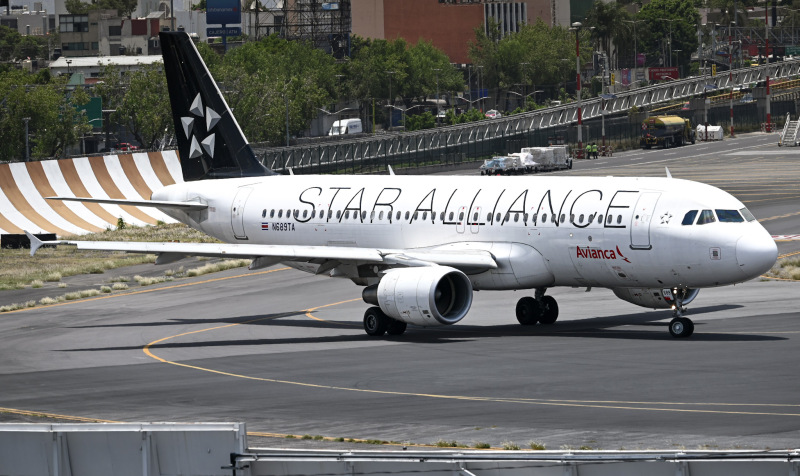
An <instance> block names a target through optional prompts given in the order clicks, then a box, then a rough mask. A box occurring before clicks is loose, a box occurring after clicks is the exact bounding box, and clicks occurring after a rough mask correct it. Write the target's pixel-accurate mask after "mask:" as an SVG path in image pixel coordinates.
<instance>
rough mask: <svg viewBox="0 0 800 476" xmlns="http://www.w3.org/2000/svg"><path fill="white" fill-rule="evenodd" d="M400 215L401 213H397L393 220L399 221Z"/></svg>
mask: <svg viewBox="0 0 800 476" xmlns="http://www.w3.org/2000/svg"><path fill="white" fill-rule="evenodd" d="M400 213H401V212H397V215H396V216H395V218H394V219H395V220H399V219H400Z"/></svg>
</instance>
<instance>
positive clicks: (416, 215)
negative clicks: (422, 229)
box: [414, 212, 419, 220]
mask: <svg viewBox="0 0 800 476" xmlns="http://www.w3.org/2000/svg"><path fill="white" fill-rule="evenodd" d="M418 216H419V213H418V212H414V219H415V220H416V219H417V217H418Z"/></svg>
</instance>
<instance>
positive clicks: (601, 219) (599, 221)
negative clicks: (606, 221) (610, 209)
mask: <svg viewBox="0 0 800 476" xmlns="http://www.w3.org/2000/svg"><path fill="white" fill-rule="evenodd" d="M601 223H603V215H597V224H598V225H599V224H601Z"/></svg>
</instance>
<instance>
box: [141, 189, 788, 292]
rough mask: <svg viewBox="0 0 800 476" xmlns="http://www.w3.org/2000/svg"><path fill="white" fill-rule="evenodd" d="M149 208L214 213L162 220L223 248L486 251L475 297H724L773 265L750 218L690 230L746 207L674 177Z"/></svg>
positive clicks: (337, 193)
mask: <svg viewBox="0 0 800 476" xmlns="http://www.w3.org/2000/svg"><path fill="white" fill-rule="evenodd" d="M153 199H154V200H167V201H186V200H190V201H201V202H203V203H206V204H208V206H209V207H208V209H207V210H204V211H202V212H192V213H184V212H179V211H175V210H165V212H166V213H168V214H170V215H171V216H173V217H174V218H176V219H178V220H180V221H182V222H184V223H187V224H189V225H190V226H192V227H195V228H197V229H199V230H202V231H204V232H206V233H208V234H209V235H212V236H214V237H216V238H218V239H220V240H222V241H224V242H227V243H252V244H277V245H295V246H299V245H315V246H344V247H359V248H376V249H399V250H408V249H418V248H432V247H445V248H446V249H448V250H469V249H481V250H488V251H490V252H491V253H492V254H493V255H494V256H495V257H496V258H497V259H498V262H499V263H501V266H500V269H498V270H493V271H492V272H491V273H488V272H487V273H475V274H474V275H470V279H471V280H472V281H473V285H474V287H475V288H476V289H523V288H531V287H539V286H599V287H609V288H617V287H653V288H672V287H685V288H700V287H708V286H719V285H725V284H732V283H738V282H742V281H745V280H748V279H752V278H754V277H756V276H758V275H759V274H761V273H763V272H764V271H765V270H766V269H768V268H769V267H770V266H771V265H772V263H774V260H775V256H776V254H777V251H776V247H775V243H774V241H773V240H772V239H771V237H770V235H769V234H768V233H767V232H766V230H765V229H764V228H763V227H762V226H761V225H760V224H759V223H758V222H757V221H755V220H752V217H750V218H751V219H750V220H748V219H746V218H745V219H742V220H739V221H738V222H724V221H720V220H715V221H713V222H711V223H707V224H694V223H691V224H682V222H683V221H684V217H685V216H686V214H687V213H688V212H690V211H692V210H694V211H697V212H698V213H700V214H702V211H703V210H710V211H712V212H714V211H717V210H722V211H731V210H733V211H740V210H742V209H744V208H745V207H744V205H743V204H742V203H741V202H740V201H739V200H737V199H736V198H734V197H733V196H731V195H730V194H728V193H726V192H724V191H722V190H720V189H717V188H715V187H712V186H709V185H705V184H701V183H697V182H691V181H685V180H680V179H672V178H620V177H603V178H597V177H561V176H558V177H554V176H537V177H468V176H336V175H326V176H271V177H258V178H241V179H227V180H214V181H202V182H187V183H181V184H176V185H171V186H168V187H166V188H164V189H162V190H159V191H157V192H156V193H154V194H153ZM748 214H749V213H748ZM720 216H722V214H720ZM745 216H746V215H745ZM695 220H696V218H695ZM533 250H535V251H533ZM537 252H538V253H537ZM531 253H533V255H537V256H533V255H532V254H531ZM538 255H541V257H539V256H538ZM770 260H771V261H770ZM526 267H528V268H530V269H528V270H526V269H525V268H526ZM543 267H544V268H546V269H542V268H543ZM534 268H535V269H534ZM307 270H308V271H313V269H307ZM503 273H505V274H510V275H512V277H513V276H515V277H514V279H503V277H502V276H501V275H502V274H503ZM543 273H544V274H546V275H547V277H543ZM468 274H469V273H468ZM528 275H535V277H533V278H530V279H526V278H525V276H528Z"/></svg>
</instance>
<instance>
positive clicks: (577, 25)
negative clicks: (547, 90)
mask: <svg viewBox="0 0 800 476" xmlns="http://www.w3.org/2000/svg"><path fill="white" fill-rule="evenodd" d="M582 26H583V24H582V23H581V22H579V21H576V22H575V23H573V24H572V28H570V30H575V73H576V77H577V86H576V95H577V96H578V153H577V157H578V158H579V159H581V158H583V132H582V131H581V129H582V128H583V119H582V118H581V116H582V114H583V111H582V109H581V42H580V32H581V27H582Z"/></svg>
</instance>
